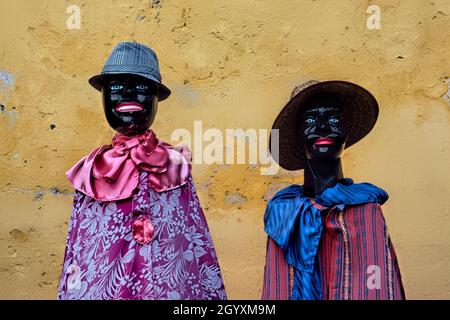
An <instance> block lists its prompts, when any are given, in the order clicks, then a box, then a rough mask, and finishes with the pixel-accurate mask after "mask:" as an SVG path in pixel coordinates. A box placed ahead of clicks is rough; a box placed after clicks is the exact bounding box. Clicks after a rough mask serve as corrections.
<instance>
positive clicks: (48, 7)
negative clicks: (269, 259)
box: [0, 0, 450, 299]
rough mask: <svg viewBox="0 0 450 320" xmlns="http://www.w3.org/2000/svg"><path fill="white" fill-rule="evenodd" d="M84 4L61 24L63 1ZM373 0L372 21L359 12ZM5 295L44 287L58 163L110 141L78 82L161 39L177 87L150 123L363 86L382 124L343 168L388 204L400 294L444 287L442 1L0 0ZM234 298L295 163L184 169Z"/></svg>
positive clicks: (445, 41) (255, 114)
mask: <svg viewBox="0 0 450 320" xmlns="http://www.w3.org/2000/svg"><path fill="white" fill-rule="evenodd" d="M70 4H76V5H78V6H79V7H80V9H81V29H80V30H67V28H66V20H67V18H68V16H69V15H68V14H67V13H66V9H67V7H68V6H69V5H70ZM370 4H376V5H378V6H379V7H380V9H381V14H382V16H381V29H380V30H368V29H367V28H366V19H367V17H368V14H367V13H366V9H367V7H368V6H369V5H370ZM0 30H1V33H0V134H1V137H2V139H1V143H0V172H1V175H0V203H1V209H0V215H1V224H0V255H1V256H0V298H3V299H5V298H11V299H21V298H26V299H54V298H55V297H56V288H57V284H58V281H59V276H60V271H61V263H62V259H63V253H64V246H65V239H66V234H67V224H68V220H69V216H70V209H71V204H72V189H71V187H70V185H69V184H68V183H67V181H66V179H65V175H64V173H65V172H66V171H67V170H68V169H69V168H70V167H71V166H72V165H73V164H74V163H75V162H76V161H77V160H79V159H80V158H81V157H82V156H84V155H86V154H87V153H88V152H89V151H90V150H92V149H93V148H96V147H98V146H99V145H101V144H106V143H109V142H110V140H111V137H112V136H113V134H114V132H113V131H112V130H111V129H110V128H109V127H108V125H107V123H106V120H105V119H104V116H103V113H102V107H101V99H100V95H99V93H98V92H97V91H95V90H94V89H92V88H91V87H90V86H89V85H88V83H87V79H88V78H89V77H90V76H92V75H94V74H97V73H98V72H99V71H100V70H101V68H102V66H103V63H104V61H105V59H106V57H107V56H108V54H109V53H110V51H111V49H112V47H113V46H114V45H115V44H116V43H117V42H119V41H123V40H137V41H140V42H143V43H146V44H148V45H150V46H152V47H153V48H154V49H155V51H156V52H157V54H158V56H159V59H160V64H161V71H162V74H163V79H164V81H165V82H166V84H167V85H168V86H169V87H170V88H172V90H173V95H172V96H171V97H170V98H169V99H168V100H166V101H164V102H162V103H161V104H160V106H159V110H158V114H157V118H156V121H155V123H154V125H153V128H154V129H155V131H156V132H157V133H158V135H159V136H160V137H161V138H162V139H164V140H166V141H168V142H170V135H171V133H172V131H173V130H175V129H177V128H187V129H189V130H193V127H194V121H196V120H202V121H203V127H204V128H210V127H214V128H217V129H219V130H223V131H225V129H227V128H243V129H248V128H256V129H259V128H261V129H269V128H270V126H271V124H272V122H273V120H274V119H275V117H276V115H277V114H278V112H279V111H280V109H281V108H282V107H283V106H284V104H285V103H286V101H287V99H288V97H289V95H290V92H291V90H292V88H293V87H294V86H295V85H296V84H297V82H298V81H299V80H302V79H310V78H315V79H319V80H320V79H324V80H325V79H341V80H348V81H352V82H356V83H358V84H360V85H362V86H364V87H366V88H367V89H369V90H370V91H371V92H372V93H373V94H374V95H375V96H376V98H377V99H378V101H379V104H380V116H379V121H378V123H377V125H376V127H375V129H374V130H373V132H372V133H371V134H370V135H369V136H368V137H367V138H366V139H364V140H363V141H362V142H361V143H359V144H357V145H355V146H352V147H351V148H350V149H348V150H346V152H345V153H344V156H343V164H344V171H345V174H346V176H348V177H352V178H354V180H356V181H369V182H372V183H375V184H377V185H379V186H381V187H383V188H384V189H386V190H387V191H388V192H389V194H390V199H389V201H388V202H387V203H386V204H385V205H384V212H385V217H386V220H387V223H388V226H389V231H390V233H391V236H392V239H393V243H394V245H395V248H396V251H397V255H398V258H399V263H400V267H401V271H402V274H403V280H404V284H405V289H406V293H407V297H408V298H412V299H414V298H416V299H418V298H424V299H430V298H447V299H449V298H450V277H449V274H450V250H449V247H450V204H449V202H448V199H449V196H450V184H449V183H448V181H449V180H450V167H449V163H450V146H449V139H450V126H449V123H450V114H449V111H450V102H449V82H448V79H449V77H450V55H449V54H448V52H450V31H449V30H450V2H449V1H447V0H434V1H422V0H409V1H399V0H378V1H370V2H369V1H364V0H360V1H358V0H342V1H331V0H315V1H314V0H296V1H282V2H280V1H265V0H246V1H242V0H229V1H217V0H210V1H203V0H177V1H171V0H161V1H144V0H123V1H117V0H104V1H86V0H84V1H50V0H34V1H26V0H18V1H1V2H0ZM193 176H194V178H195V181H196V184H197V187H198V191H199V196H200V200H201V202H202V205H203V207H204V208H205V214H206V216H207V219H208V222H209V225H210V229H211V233H212V236H213V240H214V242H215V245H216V248H217V252H218V256H219V262H220V264H221V267H222V271H223V275H224V278H225V284H226V288H227V291H228V294H229V297H230V298H231V299H237V298H246V299H258V298H259V297H260V294H261V286H262V272H263V267H264V253H265V241H266V237H265V235H264V233H263V224H262V217H263V214H264V209H265V205H266V203H267V201H268V199H270V197H271V196H272V195H273V194H274V193H275V192H276V191H277V190H279V189H280V188H283V187H285V186H287V185H289V184H290V183H301V182H302V175H301V172H286V171H280V172H279V173H278V174H277V175H275V176H262V175H260V170H259V168H258V166H253V165H202V164H196V165H194V167H193Z"/></svg>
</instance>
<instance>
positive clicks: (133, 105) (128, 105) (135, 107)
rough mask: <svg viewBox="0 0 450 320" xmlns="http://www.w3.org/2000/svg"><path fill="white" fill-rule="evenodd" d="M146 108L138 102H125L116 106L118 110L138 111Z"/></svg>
mask: <svg viewBox="0 0 450 320" xmlns="http://www.w3.org/2000/svg"><path fill="white" fill-rule="evenodd" d="M142 110H144V107H143V106H141V105H140V104H139V103H137V102H125V103H121V104H119V105H118V106H117V107H116V111H117V112H138V111H142Z"/></svg>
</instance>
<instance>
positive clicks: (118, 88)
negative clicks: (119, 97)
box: [111, 84, 123, 91]
mask: <svg viewBox="0 0 450 320" xmlns="http://www.w3.org/2000/svg"><path fill="white" fill-rule="evenodd" d="M122 89H123V86H121V85H118V84H116V85H113V86H111V90H114V91H116V90H122Z"/></svg>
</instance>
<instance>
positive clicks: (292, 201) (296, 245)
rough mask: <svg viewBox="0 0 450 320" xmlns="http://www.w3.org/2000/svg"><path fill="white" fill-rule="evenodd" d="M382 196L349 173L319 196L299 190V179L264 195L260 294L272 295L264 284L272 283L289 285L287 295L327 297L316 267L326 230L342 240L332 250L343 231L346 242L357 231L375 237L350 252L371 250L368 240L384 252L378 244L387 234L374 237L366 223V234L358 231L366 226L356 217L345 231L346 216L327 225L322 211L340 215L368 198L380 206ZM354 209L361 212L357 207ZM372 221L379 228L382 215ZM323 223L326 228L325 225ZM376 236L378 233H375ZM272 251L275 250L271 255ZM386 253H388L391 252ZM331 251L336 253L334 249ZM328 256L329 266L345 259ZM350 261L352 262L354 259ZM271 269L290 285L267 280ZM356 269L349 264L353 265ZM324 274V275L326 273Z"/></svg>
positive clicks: (370, 201) (367, 203)
mask: <svg viewBox="0 0 450 320" xmlns="http://www.w3.org/2000/svg"><path fill="white" fill-rule="evenodd" d="M387 198H388V195H387V193H386V192H385V191H383V190H382V189H380V188H378V187H376V186H374V185H372V184H368V183H361V184H354V183H353V181H352V180H351V179H345V180H343V181H341V183H338V184H337V185H336V186H334V187H332V188H328V189H327V190H325V192H323V193H322V194H321V195H320V196H318V197H316V198H315V200H314V201H312V200H311V199H309V198H307V197H306V196H304V194H303V187H302V186H299V185H292V186H290V187H288V188H286V189H284V190H281V191H280V192H278V193H277V194H276V195H275V196H274V197H273V198H272V199H271V200H270V201H269V203H268V205H267V209H266V213H265V216H264V221H265V231H266V233H267V234H268V236H269V240H268V247H267V256H266V259H269V258H271V260H270V261H269V260H266V275H265V287H264V288H265V290H264V294H263V297H264V298H268V299H269V298H273V295H271V294H269V292H270V291H271V289H270V286H272V287H273V286H277V290H278V289H279V286H282V287H283V288H286V287H290V288H291V292H290V293H289V295H288V296H289V298H290V299H308V300H311V299H322V298H327V297H328V292H323V291H324V279H323V278H324V273H323V272H321V263H323V261H324V260H325V255H323V254H321V253H320V244H321V243H323V241H324V239H325V238H327V239H328V237H329V236H330V235H331V234H334V237H332V239H334V240H335V242H336V241H337V242H336V243H337V244H342V246H334V247H333V248H334V250H341V251H342V252H343V251H344V244H343V243H342V241H341V240H343V236H344V234H345V238H346V241H347V242H346V244H347V245H349V246H350V245H351V242H349V241H350V240H353V239H355V241H356V240H357V239H358V241H359V240H360V238H361V237H365V236H367V237H368V238H369V237H370V236H372V237H374V239H377V240H376V241H370V242H367V241H366V242H364V244H365V247H361V248H358V247H357V248H356V250H360V249H361V251H360V252H358V253H355V254H354V256H358V255H360V254H361V255H363V256H364V255H365V254H367V252H369V251H370V252H372V248H369V247H368V246H367V244H368V243H369V245H371V246H372V247H377V248H378V247H379V248H381V249H382V250H384V251H383V252H384V253H386V252H387V251H386V250H389V248H386V247H385V246H384V243H385V241H384V240H386V241H387V240H389V241H388V242H389V243H390V239H388V235H387V234H385V233H383V234H382V238H376V237H375V235H373V234H371V233H373V232H375V230H376V229H372V230H368V234H365V235H360V234H363V233H366V232H367V230H365V227H367V223H366V224H364V223H360V224H358V226H356V227H355V226H353V225H352V230H353V232H352V234H349V232H348V229H349V228H350V227H349V228H347V227H346V226H345V223H349V222H348V220H346V219H343V220H342V221H340V220H339V221H337V222H338V223H337V224H335V225H333V224H331V225H329V224H327V222H326V221H325V220H324V219H325V217H328V219H331V218H336V217H340V216H339V214H338V213H340V214H342V213H343V214H344V215H343V216H342V217H344V216H345V212H347V211H348V210H351V209H354V208H360V207H364V206H366V205H369V204H371V205H377V206H380V205H381V204H383V203H384V202H385V201H386V200H387ZM359 214H363V213H361V212H359ZM366 214H368V213H366ZM380 214H381V211H380ZM381 217H382V215H381ZM361 218H363V217H360V216H357V219H356V220H355V221H360V220H361ZM336 219H337V218H336ZM363 221H364V219H363ZM376 221H377V223H378V224H379V226H378V227H382V229H383V228H384V227H385V226H384V219H381V220H380V219H377V220H376ZM341 222H343V224H341ZM330 226H331V227H330ZM324 227H325V232H324ZM328 227H330V228H331V229H330V230H328V229H327V228H328ZM353 227H354V228H353ZM384 229H385V228H384ZM384 229H383V230H384ZM337 235H339V237H338V236H337ZM385 235H386V237H385ZM376 236H380V235H378V234H377V235H376ZM358 237H359V238H358ZM369 240H370V239H369ZM380 241H382V243H381V244H380V243H376V242H380ZM349 248H350V247H349ZM351 248H353V247H351ZM347 249H348V248H347ZM364 251H365V252H364ZM274 253H276V254H275V255H274ZM328 253H329V252H328ZM349 256H350V255H347V256H346V258H349ZM390 256H391V258H392V255H390ZM280 257H282V258H280ZM333 257H336V255H334V256H333ZM382 257H386V255H385V254H384V255H383V256H382ZM336 259H337V258H336ZM386 259H387V258H386ZM366 260H367V259H366ZM382 260H383V258H380V260H379V261H378V260H377V261H376V262H378V263H381V262H383V263H384V262H385V261H382ZM274 261H275V262H276V263H275V264H273V263H274ZM367 261H368V260H367ZM328 262H329V263H330V264H332V266H331V268H335V266H337V265H340V263H341V262H345V261H343V260H342V261H341V260H339V259H337V260H336V261H334V262H336V263H337V264H336V265H334V264H333V263H334V262H331V260H328ZM347 262H348V261H347ZM353 265H357V263H354V264H353ZM368 266H369V265H368ZM268 268H269V269H270V270H268ZM275 269H277V270H278V271H279V272H281V273H282V274H283V275H284V276H285V278H286V279H288V280H287V281H288V282H289V283H290V286H286V285H285V284H276V283H274V282H276V281H275V280H274V281H272V283H271V284H269V282H270V281H271V279H273V277H270V274H273V273H274V272H275ZM356 269H357V268H354V270H356ZM334 271H336V270H334ZM360 272H364V273H365V270H360ZM278 276H279V275H278ZM282 277H283V276H282ZM363 278H364V277H363V275H361V277H360V279H363ZM325 280H326V281H328V279H325ZM361 281H362V280H361ZM325 285H326V283H325Z"/></svg>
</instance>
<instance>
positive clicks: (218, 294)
mask: <svg viewBox="0 0 450 320" xmlns="http://www.w3.org/2000/svg"><path fill="white" fill-rule="evenodd" d="M147 179H148V173H147V172H145V171H142V172H141V173H140V176H139V185H138V188H137V190H136V191H135V193H134V195H133V196H132V198H130V199H126V200H120V201H113V202H99V201H96V200H95V199H93V198H91V197H89V196H87V195H85V194H83V193H81V192H79V191H77V192H76V194H75V198H74V205H73V210H72V215H71V219H70V224H69V233H68V238H67V245H66V252H65V255H64V264H63V270H62V277H61V280H60V284H59V289H58V299H77V300H78V299H152V300H166V299H169V300H224V299H226V293H225V288H224V284H223V280H222V276H221V272H220V268H219V264H218V261H217V256H216V253H215V249H214V246H213V242H212V239H211V235H210V233H209V230H208V225H207V222H206V219H205V217H204V215H203V210H202V208H201V206H200V202H199V199H198V196H197V193H196V191H195V187H194V183H193V180H192V177H191V176H189V178H188V183H187V184H185V185H184V186H181V187H178V188H175V189H172V190H169V191H165V192H159V193H158V192H156V191H154V190H153V189H152V188H149V187H148V183H147ZM142 217H146V218H148V219H149V220H150V221H151V222H152V224H153V225H154V237H153V240H151V241H150V242H149V243H147V244H144V245H142V244H140V243H137V242H136V241H135V239H134V238H133V234H132V224H133V221H135V219H138V218H142Z"/></svg>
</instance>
